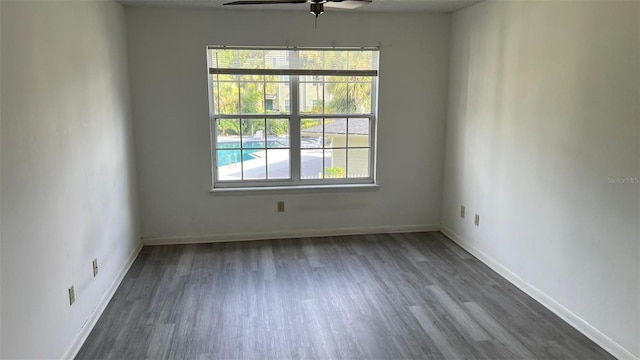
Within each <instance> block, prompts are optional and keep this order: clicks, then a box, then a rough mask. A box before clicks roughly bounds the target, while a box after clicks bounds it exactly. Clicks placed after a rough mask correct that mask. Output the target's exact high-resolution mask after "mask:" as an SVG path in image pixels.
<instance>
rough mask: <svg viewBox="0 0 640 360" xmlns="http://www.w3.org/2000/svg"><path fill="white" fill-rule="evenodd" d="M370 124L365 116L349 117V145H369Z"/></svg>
mask: <svg viewBox="0 0 640 360" xmlns="http://www.w3.org/2000/svg"><path fill="white" fill-rule="evenodd" d="M369 131H370V126H369V119H367V118H362V119H360V118H349V139H348V145H349V147H369V146H371V135H370V134H369Z"/></svg>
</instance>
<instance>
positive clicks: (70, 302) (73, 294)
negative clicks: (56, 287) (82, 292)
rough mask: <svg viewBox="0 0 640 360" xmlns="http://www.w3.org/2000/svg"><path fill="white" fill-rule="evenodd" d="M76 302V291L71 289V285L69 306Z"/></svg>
mask: <svg viewBox="0 0 640 360" xmlns="http://www.w3.org/2000/svg"><path fill="white" fill-rule="evenodd" d="M74 302H76V291H75V290H74V289H73V285H71V287H70V288H69V306H71V305H73V303H74Z"/></svg>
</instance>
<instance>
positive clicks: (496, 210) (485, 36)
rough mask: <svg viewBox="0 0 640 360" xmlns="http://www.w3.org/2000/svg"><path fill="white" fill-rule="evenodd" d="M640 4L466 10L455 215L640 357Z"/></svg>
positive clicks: (478, 241) (488, 251) (453, 137)
mask: <svg viewBox="0 0 640 360" xmlns="http://www.w3.org/2000/svg"><path fill="white" fill-rule="evenodd" d="M639 14H640V3H639V2H604V1H603V2H577V1H573V2H550V1H546V2H533V1H531V2H484V3H480V4H478V5H475V6H472V7H470V8H467V9H464V10H462V11H459V12H456V13H455V14H454V16H453V18H452V42H451V82H450V88H449V89H450V98H449V117H448V122H447V143H446V144H447V145H446V161H445V181H444V184H445V186H444V189H445V191H444V199H443V214H442V224H443V226H444V229H445V230H446V232H447V233H448V234H450V235H452V236H453V237H454V238H456V239H457V240H459V241H461V242H462V243H463V244H465V245H466V246H467V247H468V248H469V249H472V250H473V251H474V252H475V253H476V254H479V255H480V256H481V257H483V258H484V259H485V260H486V261H488V262H489V263H490V264H492V265H493V266H494V267H496V268H497V269H499V270H500V271H502V272H503V273H504V274H507V276H511V278H512V280H513V279H515V280H516V282H520V285H523V284H524V287H525V288H527V289H528V290H529V291H530V292H532V293H534V294H535V295H537V296H538V298H540V299H541V300H543V302H545V303H546V305H548V306H551V307H552V308H555V310H556V311H558V312H559V313H561V314H564V315H566V317H567V318H568V319H569V320H572V321H574V323H575V324H577V325H578V326H579V327H580V328H581V330H583V331H585V332H586V333H588V334H589V335H590V336H592V337H594V338H597V339H598V340H599V341H600V342H601V344H605V345H606V346H607V347H608V349H609V350H610V351H612V352H614V353H616V354H617V355H619V356H622V357H630V356H631V355H630V353H633V354H635V356H636V357H639V356H640V329H639V327H640V265H639V264H640V231H639V224H640V210H639V206H640V190H639V186H640V185H638V183H637V180H638V177H639V176H640V164H639V159H640V126H639V125H640V118H639V114H640V91H639V86H640V71H639V68H640V49H639V36H640V18H639ZM612 177H621V178H627V177H629V178H632V179H630V180H631V182H630V183H629V182H628V183H622V184H619V183H609V178H612ZM634 182H635V183H634ZM461 204H464V205H466V206H467V218H466V219H464V220H463V219H461V218H460V217H459V216H458V213H459V206H460V205H461ZM474 213H479V214H480V216H481V223H480V227H475V226H473V214H474ZM578 318H579V319H582V320H584V322H581V321H579V320H577V321H576V319H578ZM618 345H619V346H618ZM623 348H624V349H623ZM625 349H626V350H625Z"/></svg>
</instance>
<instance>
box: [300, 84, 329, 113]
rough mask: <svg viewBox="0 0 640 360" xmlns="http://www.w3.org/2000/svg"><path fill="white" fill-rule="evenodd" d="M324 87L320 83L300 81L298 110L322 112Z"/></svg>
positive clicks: (302, 111)
mask: <svg viewBox="0 0 640 360" xmlns="http://www.w3.org/2000/svg"><path fill="white" fill-rule="evenodd" d="M323 89H324V87H323V86H322V83H319V82H318V83H316V82H301V83H300V90H299V95H298V97H299V99H300V101H299V102H300V112H301V113H304V114H322V108H323V93H324V90H323Z"/></svg>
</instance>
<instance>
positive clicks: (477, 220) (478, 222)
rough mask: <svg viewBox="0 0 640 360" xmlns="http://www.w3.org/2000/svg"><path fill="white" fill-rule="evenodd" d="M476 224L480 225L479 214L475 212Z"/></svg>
mask: <svg viewBox="0 0 640 360" xmlns="http://www.w3.org/2000/svg"><path fill="white" fill-rule="evenodd" d="M475 224H476V226H480V215H478V214H476V221H475Z"/></svg>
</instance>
